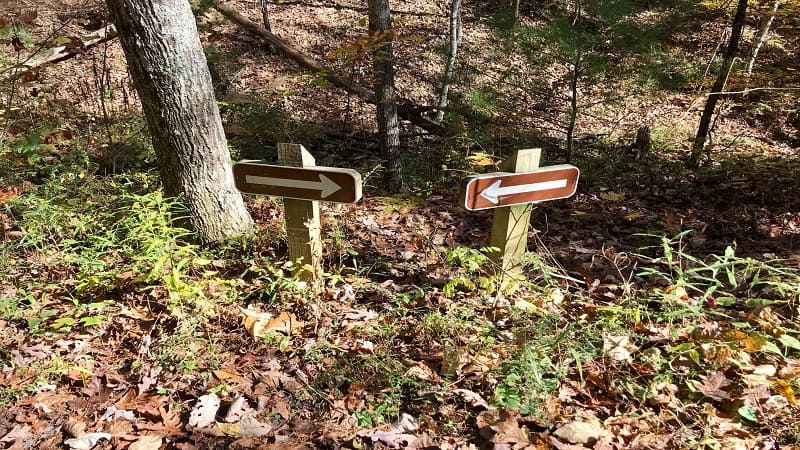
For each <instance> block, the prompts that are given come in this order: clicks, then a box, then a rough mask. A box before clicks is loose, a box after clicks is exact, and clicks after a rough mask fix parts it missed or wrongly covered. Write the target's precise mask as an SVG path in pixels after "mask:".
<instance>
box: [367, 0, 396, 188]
mask: <svg viewBox="0 0 800 450" xmlns="http://www.w3.org/2000/svg"><path fill="white" fill-rule="evenodd" d="M369 32H370V35H371V36H372V38H373V39H375V42H374V43H373V52H372V71H373V76H374V78H375V81H374V83H375V99H376V100H377V103H378V105H377V106H378V108H377V109H378V113H377V121H378V134H379V136H380V143H381V151H382V153H383V155H384V156H385V157H387V159H388V161H389V171H388V175H389V177H388V178H389V179H388V181H389V188H390V189H391V190H392V191H395V192H398V191H400V190H402V188H403V172H402V163H401V160H400V125H399V121H398V119H397V98H396V94H395V88H394V55H393V50H392V43H393V42H392V41H393V40H394V38H393V36H392V34H393V33H394V31H393V30H392V17H391V13H390V11H389V0H369Z"/></svg>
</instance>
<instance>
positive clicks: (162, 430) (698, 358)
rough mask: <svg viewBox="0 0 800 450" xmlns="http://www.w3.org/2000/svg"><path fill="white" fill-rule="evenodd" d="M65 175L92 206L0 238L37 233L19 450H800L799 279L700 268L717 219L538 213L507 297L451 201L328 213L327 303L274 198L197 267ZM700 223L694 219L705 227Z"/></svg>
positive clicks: (153, 206) (481, 219)
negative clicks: (237, 237) (296, 271)
mask: <svg viewBox="0 0 800 450" xmlns="http://www.w3.org/2000/svg"><path fill="white" fill-rule="evenodd" d="M75 183H76V184H77V183H80V184H82V185H83V186H84V188H85V189H87V191H85V192H86V193H85V194H84V195H86V196H87V198H86V199H81V198H80V195H81V193H82V191H81V190H78V189H75V190H73V189H74V188H75V184H73V185H70V184H69V183H66V184H63V185H60V186H58V187H56V186H52V185H50V186H49V187H46V186H41V187H38V188H33V187H31V188H30V190H29V191H27V192H24V193H21V194H20V195H19V196H18V197H16V198H15V199H9V200H6V201H8V202H9V203H7V204H6V205H5V207H6V211H8V212H10V214H7V220H8V221H9V222H10V225H11V226H10V227H8V230H25V233H24V234H22V235H11V236H8V237H7V238H6V241H4V246H3V253H4V256H5V262H4V270H3V278H2V290H0V293H1V295H0V299H2V300H0V305H2V313H3V317H2V322H0V338H1V339H2V348H3V349H4V350H3V353H2V358H3V373H2V376H3V383H2V391H0V393H1V394H2V395H0V399H2V402H3V406H4V410H3V420H2V421H0V423H2V427H3V428H2V429H0V436H2V437H0V439H1V440H2V442H3V444H4V446H5V447H6V448H34V447H35V448H64V446H66V447H68V448H111V447H113V448H127V447H132V448H156V447H157V446H167V447H169V448H228V447H230V448H259V447H262V448H269V447H270V446H285V447H304V446H305V447H339V446H345V447H360V446H368V447H377V448H387V447H388V448H471V447H478V446H485V445H489V446H490V447H496V448H526V447H530V448H548V447H549V446H553V447H556V448H578V447H579V446H588V447H592V448H665V447H671V448H685V447H695V446H701V447H702V446H705V447H709V448H715V447H718V448H755V447H756V446H762V447H763V448H770V447H769V446H773V448H776V446H778V445H781V446H782V447H781V448H788V447H789V446H791V445H796V442H797V440H798V434H799V431H798V429H797V425H796V424H797V418H798V417H797V412H798V409H797V406H796V398H795V390H796V389H797V387H798V385H797V380H798V375H799V374H800V359H798V355H799V354H800V341H799V340H798V336H797V334H796V330H797V329H798V327H797V322H796V318H797V314H796V309H797V302H798V295H800V293H799V292H798V290H800V283H798V280H797V276H798V274H797V270H796V265H795V266H791V265H788V264H787V261H778V260H771V258H774V257H777V255H773V256H769V255H767V256H766V257H765V256H764V255H763V254H758V253H756V254H754V256H757V257H752V258H751V257H746V256H739V255H737V253H736V250H735V249H734V248H733V247H731V248H728V249H727V250H725V249H723V250H722V252H720V253H712V254H709V255H708V256H707V257H703V258H699V257H697V256H695V255H693V254H691V253H689V250H690V249H694V250H699V249H704V248H718V247H722V246H723V245H724V244H725V243H724V242H709V240H712V239H713V238H711V239H709V238H708V237H706V238H705V239H698V231H703V230H705V231H706V233H707V234H708V233H709V230H713V228H714V227H715V226H716V225H715V222H710V223H709V224H706V226H705V227H700V226H699V225H698V226H697V227H696V228H697V230H696V231H692V230H686V231H684V232H679V233H678V234H675V235H672V234H668V233H672V232H673V231H674V230H672V229H671V228H670V226H671V225H670V220H671V219H670V213H669V210H667V211H666V212H665V211H664V210H662V209H661V208H663V207H664V205H663V204H658V207H657V208H653V206H652V203H650V200H649V199H650V198H651V197H650V195H651V194H650V193H637V192H636V191H635V190H632V191H630V192H627V191H623V190H622V189H619V188H618V187H605V189H603V190H594V193H593V192H592V191H589V192H586V191H582V192H581V193H580V195H579V196H578V197H576V199H574V200H572V201H568V202H560V203H554V204H552V205H543V206H540V207H539V208H537V210H536V211H535V213H534V222H533V223H534V225H535V226H537V227H542V225H540V224H542V223H546V225H547V229H544V230H536V231H533V232H532V234H531V236H530V237H531V242H532V247H531V248H532V249H533V250H534V251H533V252H532V253H530V254H529V255H528V256H527V259H526V261H525V267H526V269H525V275H526V280H525V281H519V282H518V283H517V287H516V290H515V291H514V292H513V293H509V294H506V295H503V296H499V295H497V291H496V290H497V287H498V286H499V285H500V284H501V283H503V280H499V279H497V277H496V276H494V275H492V271H491V270H490V267H489V265H488V264H489V263H488V262H487V259H486V257H485V254H483V253H482V252H481V250H480V246H481V245H482V244H483V243H485V242H486V241H487V240H488V236H487V231H486V230H488V220H489V216H488V215H487V214H470V215H468V214H466V213H464V212H463V211H459V210H458V209H457V208H456V207H455V205H454V204H453V200H452V199H451V198H450V195H449V194H442V195H437V194H435V193H434V194H432V195H427V196H426V197H425V198H424V199H423V198H420V197H414V196H407V197H399V198H392V197H386V198H368V199H365V200H364V201H363V202H361V203H360V204H358V205H354V206H333V207H329V208H326V209H325V214H324V223H325V225H324V226H325V236H326V242H325V249H326V261H327V270H328V272H329V275H327V277H326V286H327V287H326V289H325V291H324V292H323V293H322V294H321V295H320V296H318V297H314V296H311V295H310V294H309V293H308V292H306V291H304V290H302V289H299V288H297V286H296V285H295V284H294V283H293V282H292V280H291V278H289V276H288V274H289V273H290V270H291V267H290V266H289V265H287V264H286V263H284V262H282V258H281V249H282V248H283V244H281V239H282V237H281V236H282V235H281V231H280V226H281V225H280V223H281V207H280V205H279V203H276V202H275V201H272V200H269V199H263V198H262V199H255V201H254V202H252V203H251V207H252V210H253V212H254V215H255V216H256V217H258V218H259V219H260V223H259V225H260V227H261V229H262V233H261V234H260V237H259V238H257V239H256V240H254V241H252V242H249V243H246V244H238V245H232V246H230V247H227V248H225V249H221V250H218V251H216V252H207V251H204V250H201V249H199V248H197V247H195V246H193V245H192V244H191V243H190V242H189V241H186V240H185V238H186V235H185V233H186V232H185V231H183V230H181V229H180V228H177V226H176V225H175V224H172V223H169V222H168V221H165V219H164V217H166V214H159V213H158V212H159V211H166V210H168V209H169V208H170V204H169V202H168V201H166V200H164V199H163V198H161V197H160V196H159V195H158V194H157V193H154V194H137V195H128V197H125V196H124V195H122V194H123V192H124V191H125V189H126V188H125V187H124V185H123V184H122V183H115V182H114V179H113V178H110V179H107V180H103V179H99V180H97V181H93V182H91V183H89V184H88V185H87V184H86V183H83V182H80V181H79V180H76V181H75ZM40 189H41V191H40ZM47 189H53V190H56V191H58V190H61V192H62V193H67V192H69V193H70V194H69V196H70V197H74V196H75V194H77V195H78V201H69V200H68V199H67V197H68V196H66V195H63V194H62V196H61V197H59V196H58V195H55V196H54V195H53V192H52V191H47ZM590 189H592V188H590ZM612 189H615V190H612ZM617 191H619V192H617ZM92 192H94V193H95V194H94V197H90V196H92V195H93V194H91V193H92ZM97 192H104V193H105V194H106V196H105V197H97V196H96V193H97ZM40 193H46V194H48V197H45V198H40V197H37V195H40ZM92 198H93V199H94V200H92ZM622 198H624V202H623V201H622ZM48 199H49V200H48ZM103 199H105V200H103ZM92 201H95V202H98V201H99V203H102V202H107V203H105V204H103V207H102V208H99V207H98V206H99V205H98V203H94V204H91V203H92ZM15 202H21V203H15ZM44 202H47V204H44ZM60 202H63V203H60ZM788 203H790V202H788ZM623 205H624V206H623ZM703 205H704V204H703V203H698V204H696V205H695V209H694V210H693V212H692V213H691V214H693V215H694V216H695V217H698V218H699V217H711V216H712V214H711V211H710V210H706V209H704V208H703ZM21 206H24V208H21ZM717 206H719V205H717ZM675 207H676V208H677V205H675ZM743 207H745V208H746V206H743ZM40 208H49V211H50V214H46V215H41V214H40V215H38V216H37V215H36V214H34V213H33V212H31V211H37V210H39V209H40ZM632 210H633V211H637V212H639V213H640V214H641V217H639V220H637V221H636V222H633V221H631V220H629V219H627V218H626V217H625V214H630V213H631V211H632ZM98 211H106V213H102V212H98ZM599 211H603V212H602V214H601V213H600V212H599ZM123 212H125V214H123ZM59 214H60V216H59ZM126 215H128V216H130V217H125V216H126ZM45 216H50V217H63V218H64V219H62V220H60V221H51V222H47V223H42V222H41V220H42V217H45ZM687 216H688V215H687ZM695 220H700V219H695ZM722 220H723V219H720V221H722ZM725 220H727V219H725ZM65 221H66V222H65ZM576 221H582V222H580V223H581V226H580V227H578V226H576ZM609 221H610V222H611V223H612V225H609ZM687 222H688V223H692V224H695V223H696V222H689V221H687ZM723 223H727V222H724V221H723ZM65 224H67V225H68V226H65ZM624 224H628V226H629V227H631V229H623V230H621V232H619V233H613V232H612V233H609V232H608V231H609V227H619V226H623V225H624ZM687 228H688V227H687ZM692 228H695V227H694V226H693V227H692ZM762 228H763V227H762ZM762 228H759V227H758V226H756V227H754V228H753V230H756V231H757V230H760V229H762ZM103 230H105V231H103ZM656 230H661V231H662V233H660V234H656V233H655V231H656ZM634 231H636V232H639V233H642V234H640V235H632V232H634ZM787 231H790V230H787ZM645 232H649V233H645ZM36 236H39V238H37V237H36ZM88 236H92V238H91V239H87V237H88ZM126 236H130V237H131V238H126ZM134 236H135V239H133V237H134ZM627 237H630V241H629V240H627V239H628V238H627ZM628 242H632V243H633V244H634V246H631V245H629V244H628ZM780 242H783V241H780ZM780 242H779V243H778V244H776V245H777V247H773V248H772V250H773V251H775V250H776V248H777V249H780V248H781V247H782V246H781V244H780ZM783 248H787V249H790V248H788V247H783ZM762 250H763V249H762ZM790 253H791V252H790ZM784 256H790V254H789V255H784ZM559 265H561V267H559Z"/></svg>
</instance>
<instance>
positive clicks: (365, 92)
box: [214, 2, 454, 136]
mask: <svg viewBox="0 0 800 450" xmlns="http://www.w3.org/2000/svg"><path fill="white" fill-rule="evenodd" d="M214 8H215V9H216V10H217V11H219V12H220V13H222V15H223V16H225V17H226V18H227V19H228V20H230V21H231V22H233V23H235V24H236V25H238V26H239V27H241V28H243V29H244V30H245V31H247V32H249V33H251V34H253V35H255V36H257V37H259V38H261V39H262V40H263V41H264V42H266V43H267V44H269V45H271V46H272V47H273V48H274V49H275V50H276V51H277V52H279V53H280V54H282V55H284V56H286V57H288V58H291V59H292V60H293V61H294V62H296V63H297V64H298V65H299V66H300V67H302V68H304V69H307V70H310V71H312V72H314V73H315V74H316V75H318V76H320V77H322V78H324V79H325V80H327V81H328V82H329V83H331V84H332V85H334V86H337V87H339V88H341V89H344V90H345V91H347V92H349V93H350V94H353V95H355V96H357V97H359V98H360V99H362V100H364V101H366V102H368V103H371V104H373V105H374V104H376V103H377V101H376V99H375V95H374V93H373V92H372V91H371V90H370V89H367V88H365V87H363V86H361V85H358V84H356V83H354V82H353V81H352V80H349V79H347V78H345V77H343V76H341V75H338V74H336V73H335V72H334V71H333V70H331V69H330V68H328V67H326V66H325V65H324V64H323V63H322V62H320V61H317V60H316V59H314V58H312V57H310V56H308V55H306V54H305V53H303V52H302V51H300V50H298V49H297V48H295V47H293V46H292V45H291V44H289V43H288V42H286V41H284V40H283V39H281V38H279V37H278V36H276V35H274V34H272V33H270V32H269V31H267V30H265V29H264V28H263V27H262V26H260V25H259V24H257V23H255V22H253V21H252V20H250V19H248V18H246V17H244V16H242V15H241V14H239V13H238V12H237V11H236V10H234V9H233V8H232V7H231V6H229V5H226V4H224V3H222V2H215V3H214ZM419 108H420V107H419V106H418V105H413V104H408V103H402V102H399V103H398V105H397V113H398V115H399V116H400V117H401V118H403V119H405V120H408V121H409V122H411V123H413V124H414V125H416V126H418V127H420V128H422V129H423V130H425V131H427V132H429V133H431V134H436V135H439V136H450V135H452V134H454V131H453V130H452V129H450V128H448V127H446V126H444V125H441V124H437V123H435V122H433V121H432V120H429V119H427V118H425V117H422V116H421V115H419V114H417V113H416V111H418V110H419Z"/></svg>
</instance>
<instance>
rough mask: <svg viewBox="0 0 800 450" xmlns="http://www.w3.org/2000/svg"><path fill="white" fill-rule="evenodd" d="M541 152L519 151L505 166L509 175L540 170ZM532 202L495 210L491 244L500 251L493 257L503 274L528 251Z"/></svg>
mask: <svg viewBox="0 0 800 450" xmlns="http://www.w3.org/2000/svg"><path fill="white" fill-rule="evenodd" d="M541 156H542V150H541V149H539V148H535V149H528V150H518V151H517V152H516V153H515V154H514V155H513V156H512V157H511V158H509V159H507V160H506V161H505V162H504V166H505V167H502V168H503V169H505V170H508V171H510V172H515V173H520V172H531V171H534V170H536V169H538V168H539V160H540V159H541ZM532 209H533V208H532V207H531V204H530V203H526V204H522V205H514V206H506V207H502V208H497V209H495V210H494V217H493V218H492V236H491V239H490V240H489V245H490V246H491V247H495V248H497V249H498V250H497V251H494V252H492V253H491V255H490V257H491V259H492V261H493V262H494V263H495V266H496V267H498V268H499V269H500V270H501V271H503V272H506V271H511V270H512V269H513V268H514V267H515V266H517V265H518V264H519V260H520V258H521V257H522V254H523V253H525V251H526V250H527V248H528V224H529V223H530V221H531V211H532Z"/></svg>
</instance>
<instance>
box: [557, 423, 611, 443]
mask: <svg viewBox="0 0 800 450" xmlns="http://www.w3.org/2000/svg"><path fill="white" fill-rule="evenodd" d="M605 433H606V431H605V430H604V429H602V428H601V427H600V426H599V425H595V424H593V423H591V422H578V421H575V422H570V423H568V424H566V425H563V426H561V427H559V428H558V429H557V430H556V431H554V432H553V434H554V435H555V436H556V437H557V438H559V439H561V440H562V441H566V442H569V443H570V444H592V443H594V442H596V441H597V440H599V439H600V438H601V437H603V436H604V435H605Z"/></svg>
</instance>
